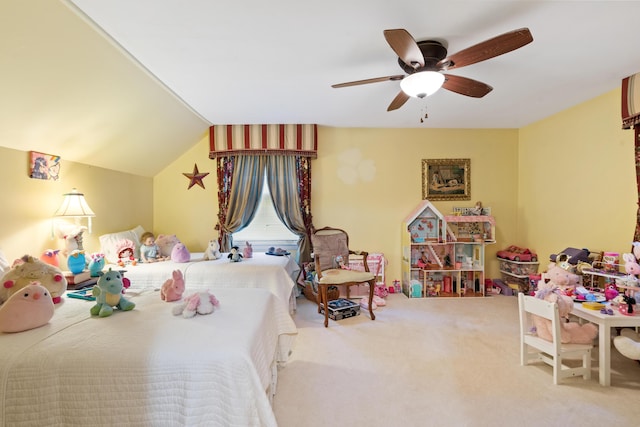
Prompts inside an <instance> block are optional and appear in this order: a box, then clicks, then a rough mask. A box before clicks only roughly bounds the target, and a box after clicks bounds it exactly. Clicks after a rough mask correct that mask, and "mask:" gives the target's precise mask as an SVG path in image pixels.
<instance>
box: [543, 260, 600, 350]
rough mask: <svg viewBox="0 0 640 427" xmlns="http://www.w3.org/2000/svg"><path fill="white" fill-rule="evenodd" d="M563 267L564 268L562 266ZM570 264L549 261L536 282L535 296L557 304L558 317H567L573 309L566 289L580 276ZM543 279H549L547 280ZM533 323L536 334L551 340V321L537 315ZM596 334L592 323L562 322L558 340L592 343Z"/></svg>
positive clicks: (566, 342) (576, 281)
mask: <svg viewBox="0 0 640 427" xmlns="http://www.w3.org/2000/svg"><path fill="white" fill-rule="evenodd" d="M563 267H564V268H563ZM572 268H574V267H573V266H571V265H570V264H556V263H551V264H549V267H548V269H547V273H545V274H543V276H542V277H543V278H542V280H540V282H539V283H538V291H537V292H536V298H540V299H543V300H545V301H548V302H555V303H557V304H558V311H559V312H560V317H567V316H568V315H569V313H570V312H571V310H572V309H573V299H572V298H571V297H570V296H568V295H567V290H570V289H573V287H575V285H576V284H578V283H580V281H579V280H580V278H579V276H578V275H577V274H575V273H574V272H573V270H572ZM545 279H549V281H548V282H547V281H546V280H545ZM533 324H534V326H535V328H536V334H537V335H538V336H539V337H540V338H542V339H544V340H547V341H553V331H552V328H551V321H550V320H547V319H544V318H542V317H539V316H533ZM597 335H598V328H597V326H596V325H594V324H592V323H585V324H583V325H581V324H579V323H578V322H562V327H561V330H560V341H561V342H562V343H563V344H568V343H575V344H592V343H593V340H594V338H595V337H596V336H597Z"/></svg>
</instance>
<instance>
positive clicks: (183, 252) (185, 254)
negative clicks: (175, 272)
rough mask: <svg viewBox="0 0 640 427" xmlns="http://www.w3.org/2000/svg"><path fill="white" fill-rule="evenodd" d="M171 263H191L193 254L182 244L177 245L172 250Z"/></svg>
mask: <svg viewBox="0 0 640 427" xmlns="http://www.w3.org/2000/svg"><path fill="white" fill-rule="evenodd" d="M171 261H173V262H189V261H191V253H189V250H188V249H187V247H186V246H185V245H184V244H182V243H176V245H175V246H174V247H173V249H172V250H171Z"/></svg>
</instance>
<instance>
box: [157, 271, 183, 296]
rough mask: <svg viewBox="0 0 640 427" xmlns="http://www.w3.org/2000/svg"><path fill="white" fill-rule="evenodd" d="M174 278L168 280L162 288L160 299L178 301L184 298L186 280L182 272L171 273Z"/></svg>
mask: <svg viewBox="0 0 640 427" xmlns="http://www.w3.org/2000/svg"><path fill="white" fill-rule="evenodd" d="M171 276H172V278H171V279H167V280H166V281H165V282H164V284H163V285H162V288H160V299H161V300H162V301H167V302H171V301H178V300H179V299H180V298H182V294H183V293H184V278H183V277H182V271H180V270H173V272H172V273H171Z"/></svg>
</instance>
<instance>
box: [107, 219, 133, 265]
mask: <svg viewBox="0 0 640 427" xmlns="http://www.w3.org/2000/svg"><path fill="white" fill-rule="evenodd" d="M142 233H144V228H142V226H140V225H139V226H137V227H136V228H133V229H131V230H127V231H119V232H117V233H110V234H103V235H102V236H100V247H101V252H102V253H103V254H104V257H105V259H106V260H107V262H109V263H111V264H116V263H117V262H118V250H117V249H116V247H117V245H118V242H120V241H121V240H124V239H129V240H131V241H132V242H133V244H134V245H135V251H134V254H133V256H134V257H136V259H139V258H140V236H142Z"/></svg>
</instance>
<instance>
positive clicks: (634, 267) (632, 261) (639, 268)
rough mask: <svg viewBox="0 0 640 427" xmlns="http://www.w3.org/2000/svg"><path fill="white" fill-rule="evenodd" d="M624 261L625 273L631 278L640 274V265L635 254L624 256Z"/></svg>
mask: <svg viewBox="0 0 640 427" xmlns="http://www.w3.org/2000/svg"><path fill="white" fill-rule="evenodd" d="M622 259H623V260H624V271H625V272H626V273H627V274H629V275H631V276H635V275H637V274H640V265H638V261H637V260H636V257H635V256H633V254H622Z"/></svg>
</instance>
